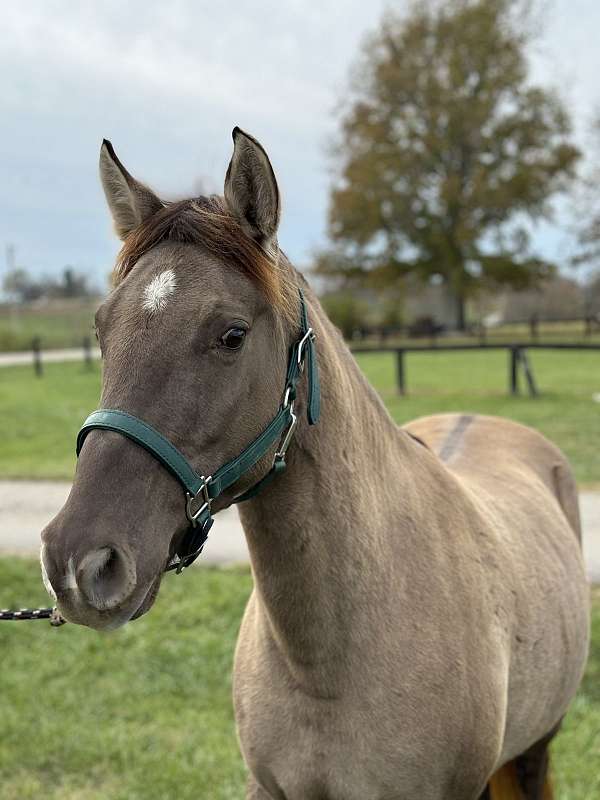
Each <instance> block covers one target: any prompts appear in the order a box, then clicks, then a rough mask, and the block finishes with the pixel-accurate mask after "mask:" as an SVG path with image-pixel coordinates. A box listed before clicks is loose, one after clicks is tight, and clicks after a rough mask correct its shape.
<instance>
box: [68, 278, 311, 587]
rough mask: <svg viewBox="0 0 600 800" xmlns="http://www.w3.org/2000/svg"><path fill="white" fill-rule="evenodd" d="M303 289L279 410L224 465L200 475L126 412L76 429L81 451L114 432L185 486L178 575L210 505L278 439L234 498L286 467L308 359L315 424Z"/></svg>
mask: <svg viewBox="0 0 600 800" xmlns="http://www.w3.org/2000/svg"><path fill="white" fill-rule="evenodd" d="M299 292H300V338H299V339H298V340H297V341H296V342H295V343H294V344H293V345H292V348H291V351H290V357H289V361H288V368H287V375H286V380H285V387H284V392H283V400H282V403H281V406H280V408H279V411H278V412H277V414H276V415H275V416H274V417H273V419H272V420H271V422H270V423H269V425H267V427H266V428H265V429H264V431H263V432H262V433H261V434H260V435H259V436H258V437H257V438H256V439H255V440H254V441H253V442H251V443H250V444H249V445H248V447H246V449H245V450H243V451H242V452H241V453H240V455H239V456H237V457H236V458H234V459H232V460H231V461H228V462H227V463H226V464H223V466H222V467H219V469H218V470H217V471H216V472H215V473H213V474H212V475H209V476H208V477H206V478H205V477H204V475H198V473H197V472H196V471H195V470H194V468H193V467H192V465H191V464H190V462H189V461H188V460H187V459H186V457H185V456H184V455H183V453H181V451H180V450H178V449H177V448H176V447H175V445H173V444H172V443H171V442H170V441H169V440H168V439H166V438H165V437H164V436H163V435H162V434H161V433H159V432H158V431H157V430H156V429H155V428H153V427H152V426H150V425H148V424H147V423H146V422H144V421H143V420H141V419H139V418H138V417H134V416H133V415H132V414H128V413H127V412H126V411H119V410H116V409H107V408H103V409H100V410H98V411H94V412H93V413H92V414H90V415H89V417H88V418H87V419H86V420H85V422H84V423H83V425H82V426H81V429H80V431H79V433H78V434H77V456H78V457H79V454H80V453H81V448H82V447H83V443H84V442H85V439H86V437H87V435H88V433H89V432H90V431H91V430H94V429H101V430H109V431H116V432H117V433H120V434H122V435H123V436H126V437H127V438H128V439H131V441H133V442H135V443H136V444H139V445H140V446H141V447H143V448H144V449H145V450H147V451H148V452H149V453H150V454H151V455H152V456H154V458H156V460H157V461H159V462H160V463H161V464H162V465H163V467H165V469H167V470H168V471H169V472H170V473H171V474H172V475H173V476H174V477H175V478H176V479H177V480H178V481H179V483H180V484H181V485H182V486H183V488H184V490H185V492H186V507H185V511H186V516H187V518H188V520H189V522H190V527H189V528H188V530H187V532H186V533H185V535H184V536H183V538H182V541H181V543H180V544H179V547H178V549H177V552H176V558H174V559H172V560H171V562H170V563H169V564H168V566H167V567H166V570H172V569H175V570H177V574H179V573H180V572H181V571H182V570H183V569H184V568H185V567H187V566H189V565H190V564H191V563H192V562H193V561H195V560H196V559H197V558H198V556H199V555H200V553H201V552H202V549H203V547H204V543H205V542H206V539H207V537H208V532H209V530H210V528H211V526H212V524H213V518H212V514H211V504H212V502H213V500H215V499H216V498H217V497H219V495H221V494H222V493H223V492H224V491H225V490H226V489H228V488H229V487H230V486H232V485H233V484H234V483H236V481H238V480H239V478H241V477H242V475H244V474H245V473H246V472H247V471H248V470H249V469H250V468H251V467H253V466H254V465H255V464H256V463H257V462H258V461H260V459H261V458H262V457H263V456H264V455H266V454H267V453H268V451H269V450H270V449H271V447H272V446H273V445H274V444H275V442H277V441H279V446H278V448H277V451H276V452H275V456H274V458H273V464H272V466H271V469H270V470H269V472H267V474H266V475H265V476H264V477H263V478H261V480H259V481H258V483H256V484H255V485H254V486H252V487H251V488H250V489H248V491H246V492H244V493H243V494H241V495H240V496H239V497H236V498H235V500H234V501H233V502H234V503H241V502H242V501H244V500H249V499H250V498H251V497H254V495H256V494H258V492H259V491H260V490H261V489H262V488H264V487H265V486H266V485H267V484H268V483H270V481H272V480H273V478H274V477H275V476H276V475H278V474H279V473H281V472H283V470H284V469H285V454H286V451H287V449H288V446H289V444H290V442H291V440H292V437H293V435H294V430H295V428H296V424H297V417H296V414H294V401H295V399H296V385H297V383H298V380H299V379H300V376H301V374H302V371H303V369H304V364H305V363H306V365H307V372H308V403H307V410H306V413H307V417H308V422H309V424H310V425H315V424H316V423H317V422H318V419H319V413H320V402H321V401H320V390H319V370H318V366H317V358H316V348H315V343H314V340H315V334H314V332H313V329H312V328H311V327H309V324H308V313H307V310H306V302H305V300H304V295H303V294H302V290H299Z"/></svg>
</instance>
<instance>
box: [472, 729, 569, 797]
mask: <svg viewBox="0 0 600 800" xmlns="http://www.w3.org/2000/svg"><path fill="white" fill-rule="evenodd" d="M559 728H560V723H559V724H558V725H557V726H556V727H555V728H553V729H552V730H551V731H550V733H549V734H547V735H546V736H544V738H543V739H540V740H539V742H536V743H535V744H534V745H532V746H531V747H530V748H529V750H526V751H525V752H524V753H522V754H521V755H520V756H517V758H515V759H514V760H513V761H510V762H509V763H508V764H505V765H504V766H503V767H501V768H500V769H499V770H498V771H497V772H496V773H494V775H492V777H491V778H490V782H489V784H488V786H487V788H486V790H485V792H484V793H483V794H482V795H481V797H480V800H553V798H554V792H553V791H552V784H551V781H550V775H549V772H548V767H549V764H550V754H549V752H548V746H549V744H550V742H551V740H552V738H553V737H554V736H556V734H557V733H558V729H559Z"/></svg>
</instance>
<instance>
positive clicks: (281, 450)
mask: <svg viewBox="0 0 600 800" xmlns="http://www.w3.org/2000/svg"><path fill="white" fill-rule="evenodd" d="M288 408H289V410H290V422H289V425H288V427H287V430H286V431H285V433H284V434H283V436H282V439H281V443H280V445H279V447H278V448H277V452H276V453H275V461H278V460H283V459H284V458H285V454H286V452H287V449H288V447H289V446H290V442H291V441H292V436H293V435H294V430H295V429H296V425H297V424H298V417H297V416H296V415H295V414H294V403H293V402H291V403H290V404H289V406H288Z"/></svg>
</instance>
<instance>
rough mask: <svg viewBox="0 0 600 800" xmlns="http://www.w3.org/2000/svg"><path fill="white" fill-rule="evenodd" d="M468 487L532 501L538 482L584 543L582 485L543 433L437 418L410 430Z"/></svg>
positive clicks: (491, 421) (459, 417)
mask: <svg viewBox="0 0 600 800" xmlns="http://www.w3.org/2000/svg"><path fill="white" fill-rule="evenodd" d="M405 428H406V430H408V431H409V433H411V434H412V435H413V436H416V437H418V438H419V439H420V440H421V441H422V442H423V443H424V444H425V445H426V446H427V447H429V448H430V449H431V450H432V451H433V452H434V453H436V455H437V456H438V457H439V458H440V460H441V461H442V462H443V463H444V464H445V465H446V467H447V468H448V469H449V470H450V471H451V472H453V473H454V474H455V475H456V476H457V477H458V478H459V479H462V480H463V481H464V482H465V484H467V485H470V486H472V487H476V488H479V487H480V488H481V489H482V490H485V489H486V488H487V489H492V491H493V492H496V493H498V492H501V493H507V492H509V493H510V492H512V493H513V495H514V499H515V500H518V498H519V497H520V496H521V495H522V494H523V492H525V493H526V494H528V495H530V494H531V492H533V491H534V488H536V487H535V484H536V483H537V482H538V481H539V482H541V483H542V484H543V486H545V487H546V488H547V490H548V491H549V492H550V494H551V495H553V496H554V497H555V498H556V500H557V501H558V503H559V505H560V507H561V509H562V511H563V513H564V515H565V517H566V518H567V520H568V522H569V525H570V527H571V528H572V529H573V531H574V532H575V534H576V536H577V538H578V539H579V541H581V522H580V517H579V504H578V495H577V484H576V483H575V478H574V476H573V473H572V470H571V467H570V465H569V462H568V461H567V459H566V457H565V455H564V454H563V453H562V451H561V450H560V449H559V448H558V447H557V446H556V445H555V444H553V443H552V442H551V441H550V440H549V439H547V438H546V437H545V436H543V435H542V434H541V433H540V432H539V431H536V430H534V429H533V428H529V427H527V426H525V425H521V424H520V423H518V422H514V421H513V420H509V419H504V418H502V417H490V416H485V415H481V414H435V415H432V416H428V417H420V418H418V419H415V420H413V421H411V422H409V423H407V425H406V426H405Z"/></svg>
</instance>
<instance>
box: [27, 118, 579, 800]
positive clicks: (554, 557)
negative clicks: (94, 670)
mask: <svg viewBox="0 0 600 800" xmlns="http://www.w3.org/2000/svg"><path fill="white" fill-rule="evenodd" d="M233 140H234V146H233V155H232V157H231V162H230V164H229V167H228V169H227V174H226V177H225V186H224V195H223V196H212V197H196V198H193V199H189V200H181V201H172V202H163V201H162V200H160V199H159V197H158V196H157V195H156V194H155V193H154V192H153V191H152V190H151V189H149V188H148V187H147V186H145V185H144V184H142V183H140V182H139V181H137V180H136V179H135V178H133V177H132V175H130V173H129V172H128V171H127V170H126V169H125V167H124V166H123V164H122V163H121V162H120V161H119V159H118V157H117V156H116V154H115V151H114V149H113V147H112V145H111V144H110V142H108V141H106V140H105V141H104V142H103V144H102V148H101V153H100V175H101V181H102V185H103V188H104V192H105V195H106V199H107V203H108V207H109V210H110V212H111V215H112V218H113V221H114V226H115V229H116V231H117V233H118V235H119V236H120V238H121V239H122V240H123V245H122V249H121V251H120V253H119V256H118V259H117V263H116V266H115V279H114V288H113V289H112V291H111V292H110V294H109V296H108V298H107V299H106V300H105V301H104V302H103V303H102V305H101V306H100V308H99V309H98V312H97V314H96V329H97V336H98V340H99V343H100V348H101V351H102V356H103V361H104V369H103V382H102V394H101V409H108V410H109V411H107V412H106V414H107V415H108V416H105V417H102V414H103V413H105V412H103V411H100V412H96V414H100V417H101V418H98V417H96V422H95V423H94V421H93V420H92V422H91V423H89V424H88V425H87V427H85V431H84V434H85V440H84V441H82V442H80V443H79V449H80V455H79V461H78V466H77V471H76V475H75V480H74V483H73V487H72V490H71V493H70V495H69V497H68V499H67V501H66V503H65V505H64V507H63V508H62V509H61V510H60V512H59V513H58V515H57V516H56V517H55V518H54V519H53V520H52V521H51V522H50V524H49V525H48V526H47V527H46V528H45V529H44V531H43V533H42V551H41V563H42V573H43V578H44V582H45V585H46V588H47V589H48V591H49V592H50V593H51V594H52V596H53V597H55V599H56V602H57V605H58V608H59V610H60V613H61V614H62V615H63V616H64V617H65V618H66V619H67V620H70V621H71V622H73V623H78V624H81V625H87V626H89V627H91V628H95V629H104V630H110V629H114V628H116V627H118V626H120V625H123V624H125V623H126V622H128V621H129V620H133V619H136V618H138V617H140V616H141V615H142V614H144V613H146V612H147V611H148V610H149V609H150V608H151V606H152V604H153V602H154V599H155V598H156V595H157V593H158V590H159V586H160V583H161V579H162V576H163V574H164V572H165V569H167V568H168V567H169V566H173V565H174V563H178V565H179V566H178V571H181V569H182V568H183V567H184V566H186V565H187V564H188V563H189V561H190V560H192V559H193V558H194V557H195V556H196V555H197V554H198V553H199V552H200V550H201V547H202V541H203V540H204V539H205V538H206V533H207V525H208V521H209V517H210V519H211V520H212V514H216V513H218V512H219V511H220V510H222V509H224V508H226V507H227V506H229V505H231V504H232V503H236V502H237V503H239V513H240V517H241V521H242V524H243V528H244V531H245V536H246V539H247V542H248V548H249V553H250V560H251V570H252V575H253V579H254V589H253V591H252V594H251V596H250V598H249V600H248V604H247V607H246V610H245V613H244V616H243V620H242V623H241V628H240V632H239V638H238V642H237V647H236V652H235V659H234V680H233V687H234V688H233V702H234V709H235V717H236V724H237V732H238V738H239V742H240V748H241V751H242V755H243V757H244V760H245V763H246V765H247V769H248V782H247V789H246V798H247V800H393V799H394V798H397V799H398V800H400V798H402V800H478V798H486V797H487V798H496V799H498V798H504V800H506V798H526V799H527V800H542V798H544V800H547V798H550V797H551V796H552V788H551V780H550V776H549V756H548V744H549V742H550V740H551V739H552V737H553V736H554V734H555V733H556V732H557V730H558V728H559V726H560V723H561V720H562V718H563V716H564V715H565V712H566V711H567V708H568V706H569V703H570V701H571V699H572V698H573V696H574V694H575V692H576V690H577V687H578V684H579V682H580V679H581V676H582V673H583V670H584V666H585V662H586V657H587V650H588V637H589V587H588V585H587V581H586V576H585V570H584V564H583V559H582V553H581V530H580V519H579V512H578V500H577V487H576V484H575V480H574V478H573V475H572V472H571V469H570V467H569V465H568V462H567V460H566V458H565V457H564V455H563V454H562V453H561V452H560V451H559V450H558V448H557V447H555V446H554V445H553V444H552V443H550V442H549V441H548V440H547V439H545V438H544V437H543V436H542V435H541V434H540V433H538V432H536V431H534V430H532V429H530V428H527V427H524V426H522V425H520V424H517V423H515V422H512V421H510V420H507V419H500V418H494V417H488V416H480V415H476V414H467V413H464V414H441V415H434V416H428V417H424V418H420V419H417V420H415V421H413V422H411V423H409V424H407V425H406V426H404V427H399V426H397V425H396V424H395V423H394V421H393V420H392V419H391V417H390V415H389V414H388V412H387V410H386V408H385V406H384V404H383V403H382V401H381V399H380V398H379V396H378V395H377V394H376V392H375V391H374V390H373V389H372V388H371V386H370V385H369V383H368V382H367V380H366V379H365V377H364V375H363V374H362V372H361V370H360V369H359V367H358V366H357V364H356V362H355V361H354V358H353V356H352V355H351V353H350V351H349V350H348V348H347V347H346V345H345V343H344V341H343V339H342V336H341V334H340V333H339V332H338V330H337V329H336V328H335V327H334V326H333V324H332V323H331V322H330V321H329V319H328V318H327V316H326V314H325V313H324V311H323V309H322V307H321V305H320V304H319V301H318V299H317V297H316V295H315V293H314V292H313V291H312V290H311V288H310V286H309V285H308V283H307V282H306V280H305V279H304V278H303V276H302V275H301V274H300V273H299V272H298V271H296V270H295V268H294V267H293V266H292V264H291V263H290V261H289V260H288V258H287V257H286V255H285V254H284V252H283V251H282V250H281V248H280V247H279V244H278V240H277V232H278V226H279V220H280V212H281V199H280V194H279V189H278V185H277V181H276V178H275V174H274V171H273V168H272V166H271V162H270V160H269V158H268V156H267V153H266V152H265V150H264V148H263V147H262V146H261V145H260V144H259V142H258V141H257V140H256V139H254V138H253V137H252V136H250V135H248V134H247V133H245V132H243V131H242V130H240V129H239V128H235V129H234V131H233ZM299 298H300V299H299ZM309 345H310V346H311V347H312V348H313V349H312V351H311V353H310V354H309V355H310V356H311V357H312V358H313V363H312V365H311V364H309V365H308V366H309V369H303V364H304V361H305V358H304V357H305V355H306V354H307V352H308V346H309ZM290 365H291V366H290ZM290 370H291V372H290ZM292 373H293V374H292ZM290 374H292V378H293V380H292V379H290V378H289V376H290ZM286 376H287V377H286ZM286 381H287V382H286ZM292 384H293V385H292ZM315 384H316V386H315ZM283 387H286V391H285V396H284V398H283V399H282V390H283ZM317 393H318V396H317V397H315V395H316V394H317ZM292 399H293V401H294V403H295V406H294V405H293V403H292ZM311 409H312V418H311ZM111 415H112V416H111ZM93 416H94V415H92V417H93ZM292 417H293V419H292ZM102 419H104V422H105V423H106V424H105V425H104V426H103V425H102ZM107 419H108V422H107ZM111 420H112V421H111ZM119 420H120V421H119ZM276 420H279V423H278V426H275V427H276V428H277V430H276V431H275V433H274V430H275V428H274V427H273V426H274V421H276ZM311 423H315V424H311ZM294 428H295V430H294ZM134 429H135V430H134ZM135 431H137V434H136V433H135ZM269 431H270V438H269V437H266V433H265V432H269ZM280 434H281V436H282V437H283V438H284V439H285V442H284V443H283V444H282V443H281V442H278V441H277V440H276V439H277V438H278V436H279V435H280ZM136 436H137V439H136ZM265 437H266V438H265ZM150 440H151V441H152V442H153V443H154V444H149V441H150ZM257 442H259V443H261V448H262V449H261V448H258V447H257V445H256V443H257ZM249 443H252V444H251V445H250V444H249ZM140 444H141V445H143V446H140ZM250 450H251V451H252V457H251V458H249V457H248V453H249V452H250ZM285 450H287V453H285ZM282 451H283V453H284V454H285V462H286V463H287V466H286V468H285V470H284V469H282V468H281V469H279V468H277V467H278V465H279V467H281V465H282V462H283V460H284V459H283V455H282ZM240 453H242V454H243V457H240V456H239V454H240ZM242 462H243V463H242ZM225 463H227V464H228V467H227V470H229V471H228V472H227V470H225V471H226V472H227V474H228V481H225V480H223V481H222V483H221V484H219V488H218V491H217V490H215V491H214V492H211V491H210V490H212V489H213V488H214V486H215V482H214V480H212V479H211V478H210V476H215V475H216V474H218V473H219V474H221V475H222V474H223V468H222V467H221V466H220V465H223V464H225ZM232 463H233V464H235V465H236V470H234V471H233V472H232V471H231V468H230V465H231V464H232ZM165 466H167V467H169V468H167V469H165ZM242 467H243V469H242ZM188 468H189V470H190V474H192V475H196V476H197V475H200V476H209V477H206V478H204V477H202V479H201V480H199V482H198V483H197V484H196V488H197V491H196V489H193V490H189V491H188V496H187V505H186V504H185V503H184V498H183V496H182V491H181V484H183V485H185V486H187V485H188V483H190V482H192V483H193V481H192V480H191V479H187V478H186V477H185V475H186V474H187V473H186V469H188ZM184 473H185V474H184ZM186 481H187V482H186ZM194 500H196V501H198V502H197V504H194V502H193V501H194ZM190 504H191V506H190ZM190 508H191V510H190ZM198 519H201V522H202V524H201V525H200V527H194V526H195V525H196V523H197V522H198ZM190 523H191V524H192V527H191V528H190ZM190 530H192V532H193V536H196V537H197V536H198V531H201V534H202V535H201V536H200V539H197V538H196V540H195V542H194V544H193V545H190V542H189V538H188V536H189V531H190ZM194 531H195V533H194ZM186 542H187V544H185V545H184V544H182V543H186ZM177 554H178V556H179V557H177ZM188 556H189V558H188Z"/></svg>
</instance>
